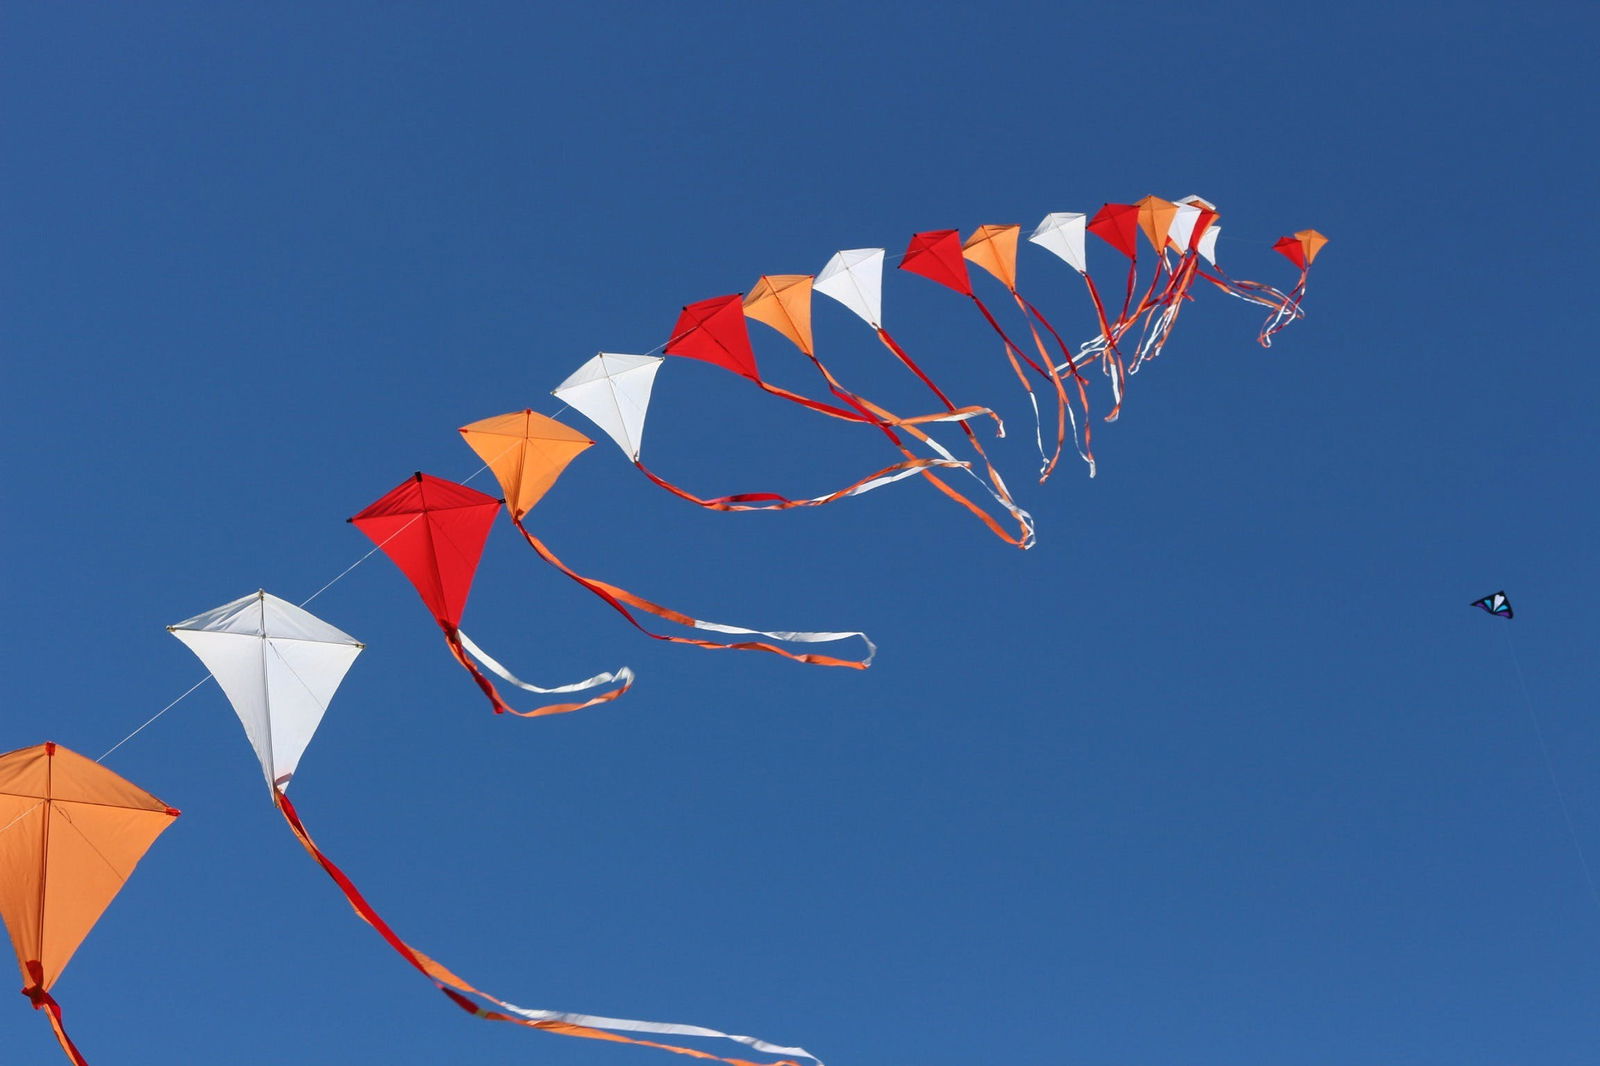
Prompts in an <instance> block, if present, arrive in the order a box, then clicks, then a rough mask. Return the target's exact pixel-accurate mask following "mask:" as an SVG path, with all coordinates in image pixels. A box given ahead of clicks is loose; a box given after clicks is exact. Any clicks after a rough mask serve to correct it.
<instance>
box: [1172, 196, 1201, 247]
mask: <svg viewBox="0 0 1600 1066" xmlns="http://www.w3.org/2000/svg"><path fill="white" fill-rule="evenodd" d="M1199 221H1200V208H1198V207H1196V206H1195V205H1194V204H1179V205H1178V213H1177V214H1176V215H1174V216H1172V224H1171V225H1170V226H1168V227H1167V240H1169V241H1171V242H1172V243H1173V244H1175V245H1177V247H1178V254H1180V255H1182V254H1183V253H1184V252H1187V251H1188V250H1189V241H1190V240H1192V239H1193V238H1194V226H1195V223H1196V222H1199Z"/></svg>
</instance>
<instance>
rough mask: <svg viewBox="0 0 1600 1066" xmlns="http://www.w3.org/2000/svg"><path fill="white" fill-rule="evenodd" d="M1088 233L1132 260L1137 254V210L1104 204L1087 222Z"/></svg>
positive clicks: (1133, 206)
mask: <svg viewBox="0 0 1600 1066" xmlns="http://www.w3.org/2000/svg"><path fill="white" fill-rule="evenodd" d="M1089 232H1090V233H1092V234H1094V235H1095V236H1096V237H1099V238H1100V239H1101V240H1103V241H1105V242H1106V243H1107V244H1109V245H1111V247H1113V248H1115V249H1116V250H1117V251H1119V252H1121V253H1122V254H1123V255H1125V256H1127V257H1128V258H1129V259H1132V258H1133V257H1134V256H1136V255H1138V254H1139V241H1138V237H1139V208H1138V207H1137V206H1136V205H1134V204H1105V205H1104V206H1102V207H1101V208H1100V210H1098V211H1096V212H1095V213H1094V217H1093V218H1091V219H1090V220H1089Z"/></svg>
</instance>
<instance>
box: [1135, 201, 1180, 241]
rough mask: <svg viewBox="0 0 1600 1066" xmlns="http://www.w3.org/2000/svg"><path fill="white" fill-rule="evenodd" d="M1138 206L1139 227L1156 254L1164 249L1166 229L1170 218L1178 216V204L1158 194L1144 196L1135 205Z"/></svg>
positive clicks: (1169, 225)
mask: <svg viewBox="0 0 1600 1066" xmlns="http://www.w3.org/2000/svg"><path fill="white" fill-rule="evenodd" d="M1136 206H1137V207H1138V208H1139V228H1140V229H1142V230H1144V235H1145V236H1146V237H1148V238H1149V239H1150V246H1151V247H1152V248H1154V249H1155V250H1156V252H1157V254H1160V253H1161V252H1163V251H1165V250H1166V247H1167V231H1168V230H1169V229H1171V228H1172V220H1173V219H1175V218H1177V217H1178V205H1177V204H1175V203H1173V202H1172V201H1170V200H1163V199H1162V198H1161V197H1159V196H1146V197H1145V198H1144V199H1143V200H1140V201H1139V202H1138V204H1137V205H1136Z"/></svg>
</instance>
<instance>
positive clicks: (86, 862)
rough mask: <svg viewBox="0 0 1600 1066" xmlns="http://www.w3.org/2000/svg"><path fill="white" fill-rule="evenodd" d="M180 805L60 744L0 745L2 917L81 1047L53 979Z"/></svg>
mask: <svg viewBox="0 0 1600 1066" xmlns="http://www.w3.org/2000/svg"><path fill="white" fill-rule="evenodd" d="M177 816H178V812H177V811H176V810H174V809H173V808H171V807H168V806H167V805H166V804H165V803H162V802H161V801H160V800H158V799H156V798H155V797H154V796H152V795H150V793H148V792H146V791H144V790H143V789H141V788H139V787H137V786H136V785H133V784H131V783H130V782H128V781H125V780H123V779H122V778H120V777H118V776H117V775H116V774H114V773H112V772H111V771H110V770H107V769H106V768H105V767H103V766H101V765H100V764H98V763H95V762H91V761H90V760H88V759H86V758H84V757H83V756H82V755H79V754H78V753H76V752H73V751H68V750H67V749H66V748H63V747H61V746H60V745H59V744H50V743H45V744H38V745H35V746H34V747H31V748H21V749H19V750H17V751H13V752H8V753H6V754H5V755H0V871H4V876H3V877H0V917H3V918H4V919H5V923H6V929H7V930H9V931H10V933H11V943H12V946H13V947H15V948H16V951H17V963H18V964H19V965H20V966H21V967H22V979H23V980H24V981H25V982H26V986H25V987H24V988H23V990H22V994H23V995H25V996H27V997H28V999H29V1001H30V1002H32V1003H33V1009H34V1010H42V1011H44V1012H45V1013H46V1014H47V1015H48V1016H49V1018H50V1027H51V1028H52V1029H54V1030H55V1034H56V1039H57V1040H59V1041H60V1042H61V1049H62V1050H63V1051H65V1052H66V1053H67V1057H68V1058H69V1059H71V1060H72V1061H73V1062H74V1063H75V1064H77V1066H85V1063H84V1060H83V1056H82V1055H81V1054H80V1053H79V1052H78V1049H77V1047H75V1046H74V1045H73V1043H72V1040H71V1039H70V1038H68V1036H67V1031H66V1030H65V1029H64V1028H62V1024H61V1007H60V1005H59V1004H57V1003H56V1001H55V997H54V996H52V995H51V994H50V988H51V986H52V985H54V984H55V982H56V979H57V978H58V977H60V976H61V971H62V970H64V969H66V966H67V961H68V960H69V959H71V958H72V953H73V952H75V951H77V950H78V945H79V944H81V943H83V938H84V937H86V936H88V935H89V930H90V929H91V928H92V927H93V926H94V923H95V922H96V921H98V920H99V919H100V915H101V913H102V912H104V911H105V909H106V907H107V906H108V905H109V904H110V903H111V900H112V898H113V897H114V896H116V894H117V893H118V892H119V891H121V889H122V884H123V882H125V881H126V880H127V879H128V876H129V875H130V874H132V873H133V868H134V866H136V865H137V864H138V862H139V860H140V859H141V858H142V857H143V856H144V853H145V851H147V850H148V849H149V847H150V845H151V844H152V843H154V842H155V839H156V837H158V836H160V835H161V833H162V831H163V830H165V829H166V828H167V826H169V825H171V824H172V820H173V819H174V818H176V817H177Z"/></svg>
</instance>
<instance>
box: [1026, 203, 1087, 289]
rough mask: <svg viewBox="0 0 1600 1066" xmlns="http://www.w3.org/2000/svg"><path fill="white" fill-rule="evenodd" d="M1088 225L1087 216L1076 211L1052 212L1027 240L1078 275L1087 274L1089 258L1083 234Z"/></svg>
mask: <svg viewBox="0 0 1600 1066" xmlns="http://www.w3.org/2000/svg"><path fill="white" fill-rule="evenodd" d="M1088 224H1089V218H1088V216H1087V215H1084V214H1081V213H1079V212H1077V211H1054V212H1051V213H1050V214H1048V215H1046V216H1044V221H1042V222H1040V223H1039V226H1038V228H1037V229H1035V230H1034V231H1033V235H1032V236H1030V237H1029V238H1028V240H1029V241H1031V242H1032V243H1034V244H1037V245H1038V246H1039V247H1041V248H1043V249H1044V250H1045V251H1047V252H1051V253H1053V254H1054V255H1057V256H1059V257H1060V258H1061V259H1063V260H1064V261H1065V262H1066V264H1067V265H1068V266H1070V267H1071V268H1072V269H1073V270H1076V271H1077V272H1078V273H1080V274H1087V273H1088V272H1089V258H1088V255H1087V252H1086V249H1085V247H1084V244H1085V240H1084V233H1085V230H1086V228H1087V226H1088Z"/></svg>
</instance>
